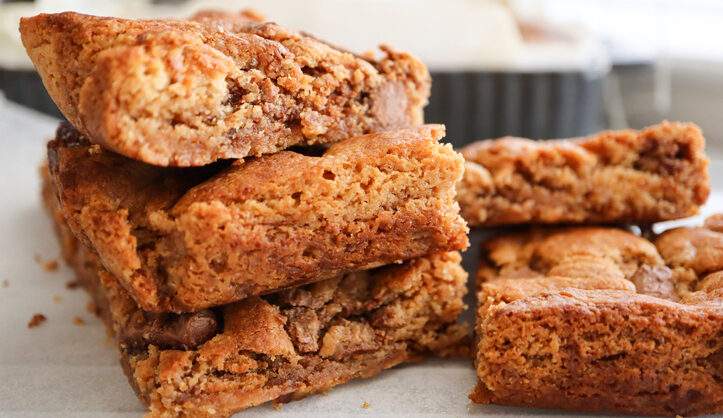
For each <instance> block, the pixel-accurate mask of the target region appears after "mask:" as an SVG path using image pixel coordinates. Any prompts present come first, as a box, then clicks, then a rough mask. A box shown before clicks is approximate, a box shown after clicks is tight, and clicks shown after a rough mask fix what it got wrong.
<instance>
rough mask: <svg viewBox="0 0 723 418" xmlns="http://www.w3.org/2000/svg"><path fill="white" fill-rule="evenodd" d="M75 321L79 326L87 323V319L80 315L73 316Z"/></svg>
mask: <svg viewBox="0 0 723 418" xmlns="http://www.w3.org/2000/svg"><path fill="white" fill-rule="evenodd" d="M73 323H74V324H75V325H78V326H83V325H85V320H84V319H83V318H81V317H79V316H75V317H73Z"/></svg>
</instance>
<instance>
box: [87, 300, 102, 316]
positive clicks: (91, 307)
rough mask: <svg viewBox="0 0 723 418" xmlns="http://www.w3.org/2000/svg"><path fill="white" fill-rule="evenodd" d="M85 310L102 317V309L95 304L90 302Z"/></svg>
mask: <svg viewBox="0 0 723 418" xmlns="http://www.w3.org/2000/svg"><path fill="white" fill-rule="evenodd" d="M85 310H87V311H88V312H90V313H92V314H93V315H95V316H100V308H99V307H98V305H96V304H95V302H93V301H90V302H88V304H87V305H85Z"/></svg>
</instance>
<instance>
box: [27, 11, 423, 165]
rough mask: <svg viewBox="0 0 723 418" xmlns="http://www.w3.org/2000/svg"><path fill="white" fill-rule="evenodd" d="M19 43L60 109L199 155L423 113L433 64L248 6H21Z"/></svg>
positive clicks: (96, 127) (139, 155) (200, 159)
mask: <svg viewBox="0 0 723 418" xmlns="http://www.w3.org/2000/svg"><path fill="white" fill-rule="evenodd" d="M20 32H21V37H22V40H23V44H24V45H25V48H26V50H27V52H28V55H29V56H30V58H31V60H32V61H33V63H34V64H35V67H36V68H37V70H38V72H39V73H40V75H41V77H42V79H43V82H44V84H45V86H46V88H47V90H48V92H49V93H50V96H51V97H52V98H53V100H54V101H55V102H56V104H57V105H58V107H59V108H60V110H61V111H62V112H63V114H64V115H65V116H66V117H67V118H68V120H69V121H70V122H71V123H72V124H73V125H74V126H76V127H77V128H78V129H79V130H80V131H81V132H83V133H84V134H85V135H87V136H88V137H89V138H90V139H91V141H93V142H94V143H97V144H100V145H103V146H105V147H107V148H109V149H112V150H114V151H116V152H119V153H121V154H124V155H126V156H128V157H131V158H134V159H138V160H141V161H144V162H147V163H151V164H155V165H163V166H166V165H169V166H197V165H204V164H208V163H211V162H213V161H216V160H218V159H223V158H243V157H246V156H258V155H261V154H267V153H273V152H277V151H279V150H283V149H286V148H288V147H290V146H292V145H308V144H316V143H333V142H337V141H339V140H342V139H344V138H346V137H349V136H354V135H360V134H365V133H369V132H376V131H380V130H386V129H391V128H399V127H405V126H411V125H418V124H420V123H422V120H423V118H422V109H423V107H424V105H425V104H426V103H427V98H428V96H429V88H430V77H429V73H428V71H427V69H426V67H424V65H423V64H422V63H420V62H419V61H418V60H417V59H416V58H414V57H412V56H411V55H409V54H406V53H402V52H397V51H394V50H393V49H391V48H389V47H383V48H382V50H383V52H384V55H383V56H382V57H381V58H379V59H378V60H377V59H371V58H364V57H361V56H359V55H354V54H352V53H349V52H347V51H344V50H341V49H339V48H336V47H333V46H331V45H330V44H328V43H325V42H323V41H320V40H317V39H315V38H313V37H312V36H310V35H306V34H300V33H296V32H292V31H289V30H287V29H285V28H283V27H281V26H279V25H276V24H274V23H263V22H259V17H258V16H255V15H250V14H249V13H245V14H244V13H238V14H233V13H223V12H216V11H207V12H202V13H199V14H197V15H196V16H194V17H192V18H191V19H190V20H185V21H183V20H127V19H120V18H106V17H97V16H88V15H82V14H78V13H72V12H65V13H57V14H41V15H38V16H34V17H31V18H23V19H22V20H21V22H20Z"/></svg>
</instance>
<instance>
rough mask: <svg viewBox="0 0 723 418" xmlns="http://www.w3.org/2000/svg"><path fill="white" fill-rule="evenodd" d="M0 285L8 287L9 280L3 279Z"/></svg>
mask: <svg viewBox="0 0 723 418" xmlns="http://www.w3.org/2000/svg"><path fill="white" fill-rule="evenodd" d="M2 287H3V288H8V287H10V280H8V279H5V280H3V282H2Z"/></svg>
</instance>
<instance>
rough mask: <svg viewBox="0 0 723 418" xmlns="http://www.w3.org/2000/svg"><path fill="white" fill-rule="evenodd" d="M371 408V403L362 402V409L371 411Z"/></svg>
mask: <svg viewBox="0 0 723 418" xmlns="http://www.w3.org/2000/svg"><path fill="white" fill-rule="evenodd" d="M369 406H370V405H369V402H367V401H364V402H362V404H361V407H362V409H369Z"/></svg>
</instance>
